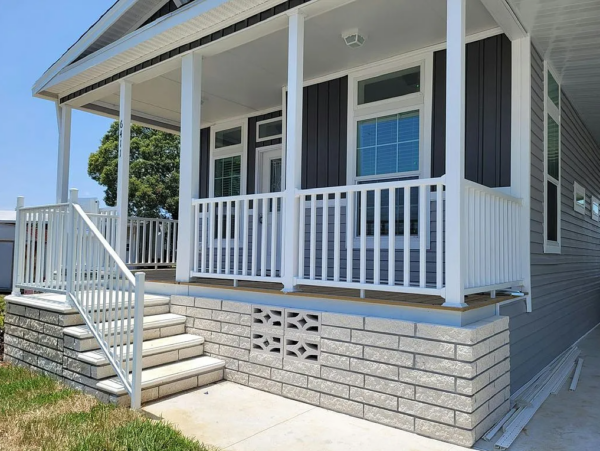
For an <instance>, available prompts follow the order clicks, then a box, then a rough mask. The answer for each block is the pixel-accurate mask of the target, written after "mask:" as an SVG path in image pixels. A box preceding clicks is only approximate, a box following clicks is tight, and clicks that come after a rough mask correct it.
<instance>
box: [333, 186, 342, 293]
mask: <svg viewBox="0 0 600 451" xmlns="http://www.w3.org/2000/svg"><path fill="white" fill-rule="evenodd" d="M341 209H342V208H341V193H335V199H334V220H333V280H334V281H335V282H339V281H340V245H341V243H340V239H341V238H340V235H341V227H342V226H341V224H340V222H341V220H342V219H341V216H342V214H341Z"/></svg>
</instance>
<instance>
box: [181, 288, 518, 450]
mask: <svg viewBox="0 0 600 451" xmlns="http://www.w3.org/2000/svg"><path fill="white" fill-rule="evenodd" d="M172 308H175V309H177V310H178V311H179V312H181V311H183V310H185V312H186V315H188V325H189V327H188V333H193V334H197V335H201V336H203V337H204V338H205V340H206V343H205V351H206V352H207V353H209V354H210V355H212V356H214V357H218V358H221V359H223V360H225V361H226V362H227V365H226V370H225V378H226V379H228V380H230V381H233V382H236V383H240V384H244V385H248V386H251V387H254V388H257V389H260V390H264V391H268V392H271V393H275V394H278V395H282V396H285V397H288V398H292V399H296V400H299V401H302V402H306V403H309V404H314V405H318V406H321V407H324V408H326V409H330V410H335V411H338V412H342V413H345V414H348V415H352V416H355V417H359V418H364V419H366V420H370V421H374V422H377V423H382V424H385V425H388V426H392V427H395V428H399V429H403V430H407V431H410V432H415V433H417V434H420V435H424V436H428V437H433V438H436V439H440V440H443V441H446V442H450V443H455V444H458V445H462V446H472V445H473V443H475V441H476V440H477V439H478V438H479V437H481V436H482V435H483V434H484V433H485V432H486V431H487V430H488V429H489V428H490V427H492V426H493V424H494V423H495V422H496V421H497V420H499V419H500V418H501V417H502V416H503V415H504V414H505V413H506V412H507V411H508V409H509V397H510V373H509V371H510V363H509V332H508V318H505V317H493V318H490V319H487V320H483V321H479V322H476V323H473V324H470V325H468V326H464V327H449V326H441V325H436V324H428V323H414V322H408V321H400V320H391V319H383V318H374V317H364V316H354V315H342V314H336V313H327V312H314V311H304V310H298V309H285V308H281V307H269V306H263V305H251V304H245V303H239V302H229V301H219V300H213V299H204V298H195V299H194V298H188V297H181V296H173V298H172Z"/></svg>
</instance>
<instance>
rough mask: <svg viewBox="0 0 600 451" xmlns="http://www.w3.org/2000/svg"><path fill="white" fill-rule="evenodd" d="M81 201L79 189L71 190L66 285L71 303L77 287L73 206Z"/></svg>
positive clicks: (67, 296)
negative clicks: (72, 294)
mask: <svg viewBox="0 0 600 451" xmlns="http://www.w3.org/2000/svg"><path fill="white" fill-rule="evenodd" d="M78 201H79V191H78V190H77V189H75V188H71V189H70V190H69V210H68V215H69V216H68V217H69V226H68V227H69V228H68V232H67V286H66V287H65V294H66V301H67V303H68V304H71V297H70V296H69V295H70V294H71V293H72V292H73V291H74V289H75V287H74V283H75V282H74V280H75V267H74V265H75V208H74V207H73V205H74V204H76V203H77V202H78Z"/></svg>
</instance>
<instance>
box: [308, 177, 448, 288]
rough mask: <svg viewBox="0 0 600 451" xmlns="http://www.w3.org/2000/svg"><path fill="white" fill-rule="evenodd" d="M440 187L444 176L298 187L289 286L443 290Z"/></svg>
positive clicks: (442, 214) (441, 191) (441, 200)
mask: <svg viewBox="0 0 600 451" xmlns="http://www.w3.org/2000/svg"><path fill="white" fill-rule="evenodd" d="M443 192H444V178H438V179H418V180H403V181H394V182H384V183H370V184H364V185H351V186H341V187H334V188H317V189H311V190H302V191H299V192H298V195H297V196H298V198H299V221H300V233H299V240H300V241H299V243H298V246H299V256H298V267H299V274H298V276H297V284H298V285H322V286H330V287H339V288H355V289H360V290H379V291H395V292H404V293H421V294H437V295H441V294H443V287H444V279H443V268H444V266H443V264H444V258H443V250H444V247H443V245H442V243H443V227H444V222H443V220H440V221H436V218H440V219H441V218H443V217H444V202H443ZM438 243H439V244H440V245H437V244H438Z"/></svg>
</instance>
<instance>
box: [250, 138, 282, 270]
mask: <svg viewBox="0 0 600 451" xmlns="http://www.w3.org/2000/svg"><path fill="white" fill-rule="evenodd" d="M258 160H259V161H258V165H257V166H258V174H257V178H256V180H257V181H258V183H257V185H258V186H257V187H258V190H259V192H260V193H279V192H281V190H282V180H283V177H282V176H283V159H282V156H281V145H277V146H269V147H268V148H264V149H262V150H261V149H258ZM273 208H275V206H274V204H271V205H270V207H269V209H268V211H269V212H268V213H267V214H268V218H262V217H261V218H260V221H259V223H260V227H261V228H262V226H263V224H265V225H266V226H267V237H268V239H267V243H266V246H267V262H270V261H271V255H272V249H271V236H272V227H273ZM282 214H283V211H281V204H279V205H278V208H277V215H276V216H277V237H278V242H279V243H281V242H282V240H281V233H282V228H281V225H282V221H281V215H282ZM261 231H262V229H261ZM259 232H260V231H259ZM260 235H261V234H260V233H259V236H260ZM275 261H276V265H277V268H276V271H277V272H279V274H281V244H280V245H279V246H277V255H276V257H275ZM268 267H269V268H270V263H268Z"/></svg>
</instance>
